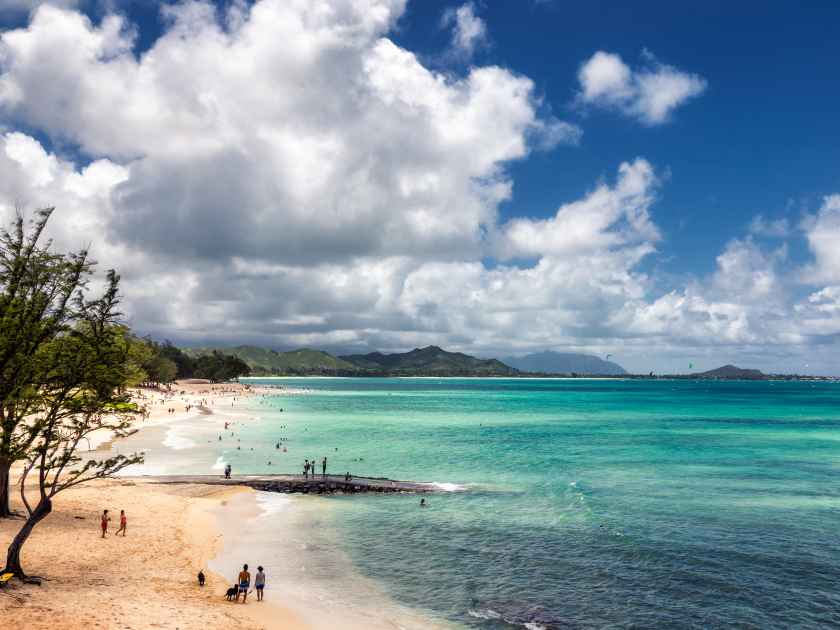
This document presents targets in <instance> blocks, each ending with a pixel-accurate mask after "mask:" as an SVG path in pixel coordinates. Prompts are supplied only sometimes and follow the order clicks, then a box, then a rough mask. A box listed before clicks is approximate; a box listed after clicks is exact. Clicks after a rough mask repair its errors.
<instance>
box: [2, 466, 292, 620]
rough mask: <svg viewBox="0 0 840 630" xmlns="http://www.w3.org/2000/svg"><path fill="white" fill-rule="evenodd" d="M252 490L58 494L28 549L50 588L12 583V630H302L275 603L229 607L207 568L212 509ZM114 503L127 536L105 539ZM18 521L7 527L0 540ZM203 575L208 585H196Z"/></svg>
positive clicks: (116, 488) (7, 599) (29, 562)
mask: <svg viewBox="0 0 840 630" xmlns="http://www.w3.org/2000/svg"><path fill="white" fill-rule="evenodd" d="M242 492H250V491H249V490H246V489H229V488H221V489H220V488H210V487H204V486H157V485H150V484H144V483H135V482H133V481H127V480H106V481H100V482H96V483H91V484H90V485H87V486H83V487H80V488H76V489H72V490H69V491H67V492H65V493H62V494H60V495H59V496H58V498H57V500H56V502H55V510H54V511H53V513H52V514H50V516H49V517H48V518H47V519H46V520H45V521H44V522H42V523H41V524H40V525H39V526H38V527H36V528H35V531H34V532H33V534H32V537H31V538H30V540H29V541H28V543H27V545H26V547H25V548H24V553H23V561H24V566H25V567H26V569H27V571H29V572H30V573H31V574H33V575H39V576H43V577H44V578H46V579H45V581H44V582H43V585H42V586H40V587H38V586H29V585H26V586H24V585H20V584H19V583H14V582H13V583H12V584H11V585H10V586H9V587H7V588H5V589H4V590H3V591H2V595H0V598H2V600H0V601H2V604H3V606H2V608H3V611H4V612H3V625H4V627H6V628H62V629H67V630H74V629H76V628H78V629H82V628H91V627H95V628H138V629H139V628H180V629H187V628H249V629H253V628H266V629H268V628H284V629H289V630H295V629H302V628H306V627H307V626H306V625H304V624H303V623H302V622H301V621H300V620H299V619H297V618H296V617H295V616H294V614H292V613H291V612H289V611H287V610H284V609H282V608H280V607H278V606H276V605H274V604H272V603H269V602H257V601H256V599H255V598H254V599H253V600H249V601H248V603H247V604H244V605H242V604H239V605H236V604H235V603H230V602H227V601H226V600H225V599H224V592H225V590H226V588H227V587H228V586H229V583H228V580H226V579H224V578H223V577H221V576H219V575H216V574H214V573H213V572H211V571H208V569H207V563H208V561H209V560H210V559H211V558H212V557H213V556H214V555H215V554H216V552H217V551H218V548H219V545H220V544H221V536H220V534H219V530H218V526H217V523H216V522H215V518H214V516H213V510H214V508H217V507H218V506H219V505H221V504H223V502H225V501H227V500H228V499H229V498H230V497H231V496H232V495H235V494H238V493H242ZM104 506H107V507H109V509H110V511H111V513H112V514H114V516H115V521H118V520H119V510H120V509H125V510H126V513H127V516H128V519H129V520H128V535H127V536H125V537H123V536H119V537H118V536H115V535H114V534H113V531H114V530H115V529H116V526H115V525H114V524H113V523H112V528H111V530H112V531H111V533H109V535H108V536H107V537H106V538H105V539H102V538H101V537H100V533H99V515H100V513H101V509H102V508H103V507H104ZM19 524H20V521H17V520H11V521H0V542H2V543H3V544H4V545H5V544H6V543H7V542H8V541H9V540H10V539H11V537H12V536H13V535H14V532H15V531H16V529H17V527H18V526H19ZM199 569H203V570H204V572H205V574H206V576H207V585H206V586H205V587H204V588H200V587H199V586H198V583H197V580H196V574H197V573H198V570H199Z"/></svg>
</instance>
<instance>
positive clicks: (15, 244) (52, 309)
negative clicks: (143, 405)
mask: <svg viewBox="0 0 840 630" xmlns="http://www.w3.org/2000/svg"><path fill="white" fill-rule="evenodd" d="M52 211H53V209H52V208H47V209H44V210H40V211H38V212H37V213H36V215H35V219H34V221H32V222H31V223H30V224H29V225H27V224H26V222H25V221H24V219H23V217H22V216H20V215H18V216H17V218H16V220H15V221H14V222H13V224H12V227H11V229H9V230H6V229H4V230H2V231H0V516H7V515H8V514H9V508H8V505H9V503H8V471H9V468H10V466H11V464H12V463H14V462H15V461H18V460H20V459H22V458H24V457H25V456H26V454H27V453H28V451H29V449H30V447H31V446H32V443H33V440H34V439H35V437H36V435H37V434H36V433H35V432H33V431H32V430H31V427H30V426H28V423H27V422H26V420H25V419H26V418H27V417H28V416H29V415H30V414H32V413H33V412H34V411H35V410H36V409H37V408H38V407H39V405H40V404H41V403H42V402H43V394H42V389H41V388H42V385H43V382H44V380H45V378H47V375H48V374H49V371H50V370H51V369H52V368H53V367H54V366H52V365H51V363H50V361H51V358H52V357H51V356H50V355H49V353H47V354H45V353H44V349H45V347H46V346H48V345H49V344H51V343H52V342H53V341H54V340H55V339H56V338H57V337H59V336H60V335H65V334H68V332H69V331H70V330H71V329H72V328H73V326H74V325H75V324H76V323H78V322H79V321H80V319H81V317H82V312H81V311H82V310H83V309H84V307H85V304H84V302H83V300H82V292H83V290H84V288H85V286H86V282H87V279H88V277H89V275H90V273H91V265H90V263H89V261H88V258H87V251H85V250H81V251H79V252H71V253H68V254H58V253H54V252H51V251H49V247H50V243H49V242H47V243H45V244H41V237H42V235H43V232H44V229H45V227H46V225H47V221H48V220H49V218H50V216H51V214H52Z"/></svg>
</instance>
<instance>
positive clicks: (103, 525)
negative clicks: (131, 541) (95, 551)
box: [99, 510, 128, 538]
mask: <svg viewBox="0 0 840 630" xmlns="http://www.w3.org/2000/svg"><path fill="white" fill-rule="evenodd" d="M110 522H111V517H110V516H109V515H108V510H102V516H101V517H100V519H99V527H100V529H101V530H102V538H105V536H106V535H107V534H108V523H110ZM127 527H128V517H126V515H125V510H120V528H119V529H118V530H117V533H116V534H114V535H115V536H119V535H120V532H122V535H123V537H125V531H126V528H127Z"/></svg>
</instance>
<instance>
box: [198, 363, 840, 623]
mask: <svg viewBox="0 0 840 630" xmlns="http://www.w3.org/2000/svg"><path fill="white" fill-rule="evenodd" d="M250 382H264V383H272V384H281V385H284V386H290V387H306V388H308V389H310V390H312V391H311V393H309V394H307V395H299V396H284V395H282V393H281V394H279V395H278V396H275V397H268V398H264V399H261V400H259V401H255V402H254V403H253V405H252V406H254V405H255V406H256V408H257V409H258V412H259V414H260V417H261V419H260V421H259V422H257V423H254V424H251V425H244V426H242V428H241V429H237V431H238V433H237V439H239V440H241V442H238V443H237V444H238V445H239V446H240V449H241V450H235V449H234V448H232V446H231V444H228V443H224V444H222V445H218V446H216V445H214V447H216V448H218V449H219V454H220V456H222V457H223V458H224V459H225V461H230V462H231V463H232V465H233V468H234V471H235V472H242V473H245V472H280V471H283V472H287V471H295V472H297V471H298V470H299V469H300V467H301V465H302V462H303V459H304V458H309V459H312V458H316V459H318V460H319V461H320V459H321V458H322V457H323V456H325V455H326V456H327V457H328V459H329V463H328V466H329V471H330V472H333V473H344V472H345V471H349V472H351V473H352V474H355V475H365V476H388V477H391V478H399V479H413V480H423V481H435V482H441V483H453V484H458V485H462V486H464V487H465V488H466V489H467V491H465V492H450V493H443V494H435V495H433V496H430V497H429V498H428V500H429V502H430V507H428V508H426V509H420V508H419V507H418V506H417V503H418V498H417V497H415V496H411V495H405V496H369V497H352V498H335V499H331V501H333V502H334V507H335V509H333V510H331V511H330V514H331V516H330V526H331V527H334V528H335V529H336V531H337V532H338V533H339V535H340V540H341V541H342V544H343V546H344V547H345V549H346V551H347V553H348V554H349V556H350V557H351V558H352V561H353V563H354V564H355V566H356V567H357V568H358V569H359V570H360V571H361V572H362V573H363V574H365V575H367V576H369V577H371V578H373V579H375V580H377V581H378V582H379V583H380V584H381V585H382V586H383V588H384V589H385V590H386V591H387V592H388V593H389V594H390V595H392V596H393V597H394V598H396V599H398V600H399V601H401V602H403V603H407V604H409V605H411V606H412V607H415V608H417V609H421V610H426V611H429V612H430V613H432V614H434V615H435V616H437V617H440V618H445V619H448V620H451V621H453V622H456V623H459V624H464V625H467V626H473V627H479V628H507V627H516V626H527V627H530V628H539V627H544V628H591V627H592V628H594V627H597V628H606V627H609V628H631V627H633V628H645V627H681V628H692V627H696V628H709V627H714V628H721V627H739V628H770V627H798V628H809V627H813V628H818V627H820V628H822V627H826V626H840V595H838V589H837V585H838V584H840V550H838V547H837V537H838V533H840V524H839V523H840V521H838V517H840V490H838V487H837V485H836V483H835V481H836V479H837V473H838V472H840V471H839V470H838V467H840V385H836V384H830V383H750V382H720V383H718V382H688V381H600V380H519V379H511V380H498V379H492V380H471V379H444V380H434V379H310V380H290V381H278V380H275V379H272V380H266V381H258V380H257V381H255V380H252V381H250ZM249 404H250V403H249ZM280 408H282V409H283V410H284V411H283V412H282V413H281V412H280V411H279V410H280ZM280 438H286V439H287V441H284V444H285V445H286V448H287V452H286V453H281V452H278V451H277V450H276V449H275V448H274V445H275V441H276V440H279V439H280ZM252 448H253V449H254V450H253V451H252V450H251V449H252ZM336 449H338V450H336ZM268 460H272V466H271V467H268V466H267V461H268Z"/></svg>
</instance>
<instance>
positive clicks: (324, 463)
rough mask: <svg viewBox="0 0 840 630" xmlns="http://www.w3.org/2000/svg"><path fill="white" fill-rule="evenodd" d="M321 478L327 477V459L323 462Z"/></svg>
mask: <svg viewBox="0 0 840 630" xmlns="http://www.w3.org/2000/svg"><path fill="white" fill-rule="evenodd" d="M321 476H322V477H326V476H327V458H326V457H325V458H324V461H322V462H321Z"/></svg>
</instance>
